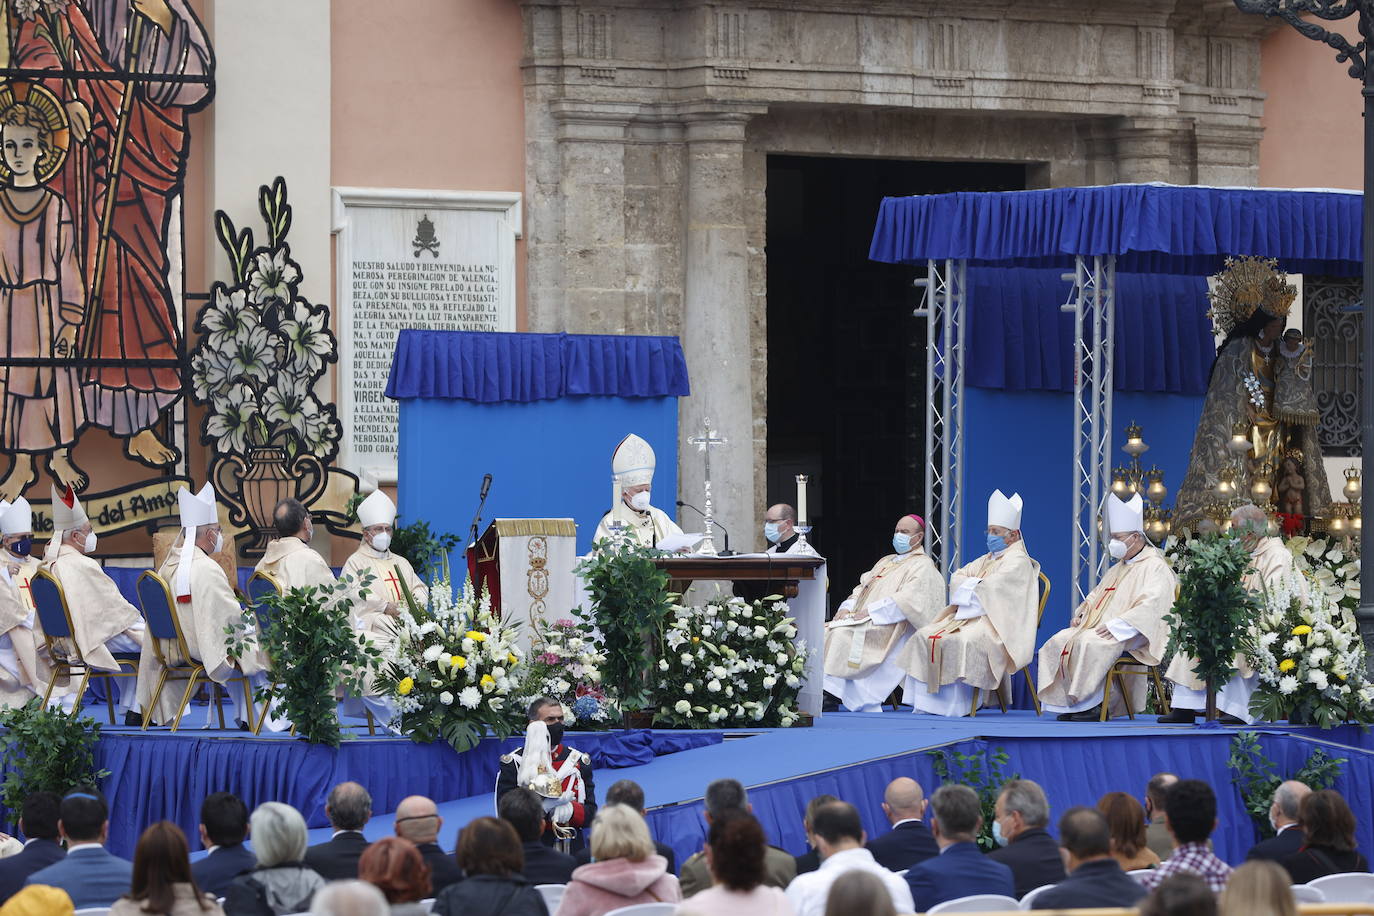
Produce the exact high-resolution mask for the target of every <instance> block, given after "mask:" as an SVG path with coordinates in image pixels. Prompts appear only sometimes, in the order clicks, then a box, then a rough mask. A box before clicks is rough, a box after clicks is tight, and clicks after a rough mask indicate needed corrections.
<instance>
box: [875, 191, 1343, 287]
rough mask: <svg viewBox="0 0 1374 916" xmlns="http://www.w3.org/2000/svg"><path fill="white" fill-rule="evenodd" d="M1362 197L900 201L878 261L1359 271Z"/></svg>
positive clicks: (1220, 194)
mask: <svg viewBox="0 0 1374 916" xmlns="http://www.w3.org/2000/svg"><path fill="white" fill-rule="evenodd" d="M1362 202H1363V199H1362V195H1360V194H1357V193H1347V192H1340V191H1287V190H1268V189H1257V188H1202V187H1179V186H1175V185H1164V184H1146V185H1108V186H1105V187H1090V188H1054V189H1051V190H1043V191H993V192H958V193H954V194H933V195H928V196H921V197H889V198H886V199H884V200H883V203H882V206H881V208H880V209H879V212H878V219H877V224H876V226H875V227H874V231H873V241H872V244H871V246H870V248H869V257H870V258H871V259H873V260H875V261H885V262H889V263H917V262H921V261H925V260H928V259H936V260H942V259H945V258H954V259H965V260H967V261H968V262H969V263H970V264H1001V265H1003V266H1025V267H1032V266H1039V267H1068V266H1070V265H1071V264H1072V263H1073V258H1074V256H1075V255H1097V254H1112V255H1116V256H1117V269H1118V270H1120V271H1127V272H1137V273H1153V272H1159V273H1171V274H1195V275H1206V274H1211V273H1215V272H1216V271H1217V270H1218V269H1220V267H1221V264H1222V261H1223V259H1224V258H1225V257H1226V256H1227V255H1245V254H1251V255H1263V256H1265V257H1272V258H1277V259H1278V261H1279V265H1280V266H1281V267H1282V268H1283V269H1284V270H1288V271H1293V272H1297V273H1324V274H1336V275H1340V276H1358V275H1359V273H1360V258H1361V251H1360V246H1361V241H1362V231H1361V206H1362Z"/></svg>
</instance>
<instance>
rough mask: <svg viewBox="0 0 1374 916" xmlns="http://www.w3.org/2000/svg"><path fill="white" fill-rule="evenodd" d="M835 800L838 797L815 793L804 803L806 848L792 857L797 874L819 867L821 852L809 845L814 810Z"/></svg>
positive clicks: (814, 814)
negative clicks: (813, 796) (815, 794)
mask: <svg viewBox="0 0 1374 916" xmlns="http://www.w3.org/2000/svg"><path fill="white" fill-rule="evenodd" d="M836 801H839V799H838V798H836V797H835V796H833V795H817V796H816V797H815V798H813V799H811V800H810V801H809V802H807V803H806V813H805V814H803V815H802V831H803V832H804V833H805V834H806V842H807V848H806V852H804V853H802V854H801V855H799V856H796V857H794V859H795V862H796V866H797V874H799V875H804V874H806V873H807V872H811V871H815V870H816V869H818V868H820V867H821V854H820V852H819V851H817V849H816V847H814V846H812V845H810V843H811V824H812V822H813V821H814V820H815V818H816V812H817V811H818V810H820V807H821V806H822V805H828V804H830V803H831V802H836Z"/></svg>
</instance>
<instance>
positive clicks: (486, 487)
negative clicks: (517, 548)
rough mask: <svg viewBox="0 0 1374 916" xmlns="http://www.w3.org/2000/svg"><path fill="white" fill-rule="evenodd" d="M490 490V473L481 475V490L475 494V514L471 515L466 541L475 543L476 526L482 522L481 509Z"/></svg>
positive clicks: (484, 505)
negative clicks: (470, 524) (469, 531)
mask: <svg viewBox="0 0 1374 916" xmlns="http://www.w3.org/2000/svg"><path fill="white" fill-rule="evenodd" d="M490 492H491V475H490V474H485V475H483V477H482V492H481V493H480V494H478V496H477V514H476V515H474V516H473V517H472V531H471V534H470V536H469V538H468V543H470V544H474V545H475V544H476V543H477V535H478V531H477V529H478V527H479V526H480V525H481V524H482V509H484V508H485V507H486V505H487V494H488V493H490Z"/></svg>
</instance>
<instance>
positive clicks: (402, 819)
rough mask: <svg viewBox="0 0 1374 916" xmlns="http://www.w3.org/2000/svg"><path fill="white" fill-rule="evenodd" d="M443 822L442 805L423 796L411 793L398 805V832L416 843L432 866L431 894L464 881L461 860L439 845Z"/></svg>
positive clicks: (396, 826)
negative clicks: (460, 866)
mask: <svg viewBox="0 0 1374 916" xmlns="http://www.w3.org/2000/svg"><path fill="white" fill-rule="evenodd" d="M443 825H444V819H443V818H442V817H440V816H439V807H438V806H437V805H436V804H434V802H433V800H431V799H428V798H425V797H424V796H423V795H410V796H407V797H405V798H403V799H401V803H400V804H399V805H397V806H396V824H395V830H396V835H397V836H398V837H401V838H402V839H405V840H410V842H412V843H414V844H415V848H416V849H418V850H420V857H421V858H423V859H424V860H425V864H426V865H428V866H429V883H430V887H431V890H430V893H429V895H428V896H430V897H435V896H438V894H439V892H440V891H441V890H443V889H444V888H446V887H448V886H449V885H450V884H453V883H455V882H458V881H461V880H463V870H462V869H461V868H459V867H458V863H457V861H455V860H454V858H453V856H451V855H448V854H447V853H445V852H444V850H443V849H442V848H440V846H439V828H440V827H442V826H443Z"/></svg>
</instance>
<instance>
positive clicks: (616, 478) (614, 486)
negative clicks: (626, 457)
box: [611, 474, 620, 512]
mask: <svg viewBox="0 0 1374 916" xmlns="http://www.w3.org/2000/svg"><path fill="white" fill-rule="evenodd" d="M618 505H620V475H619V474H612V475H611V511H612V512H614V511H615V507H616V506H618Z"/></svg>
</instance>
